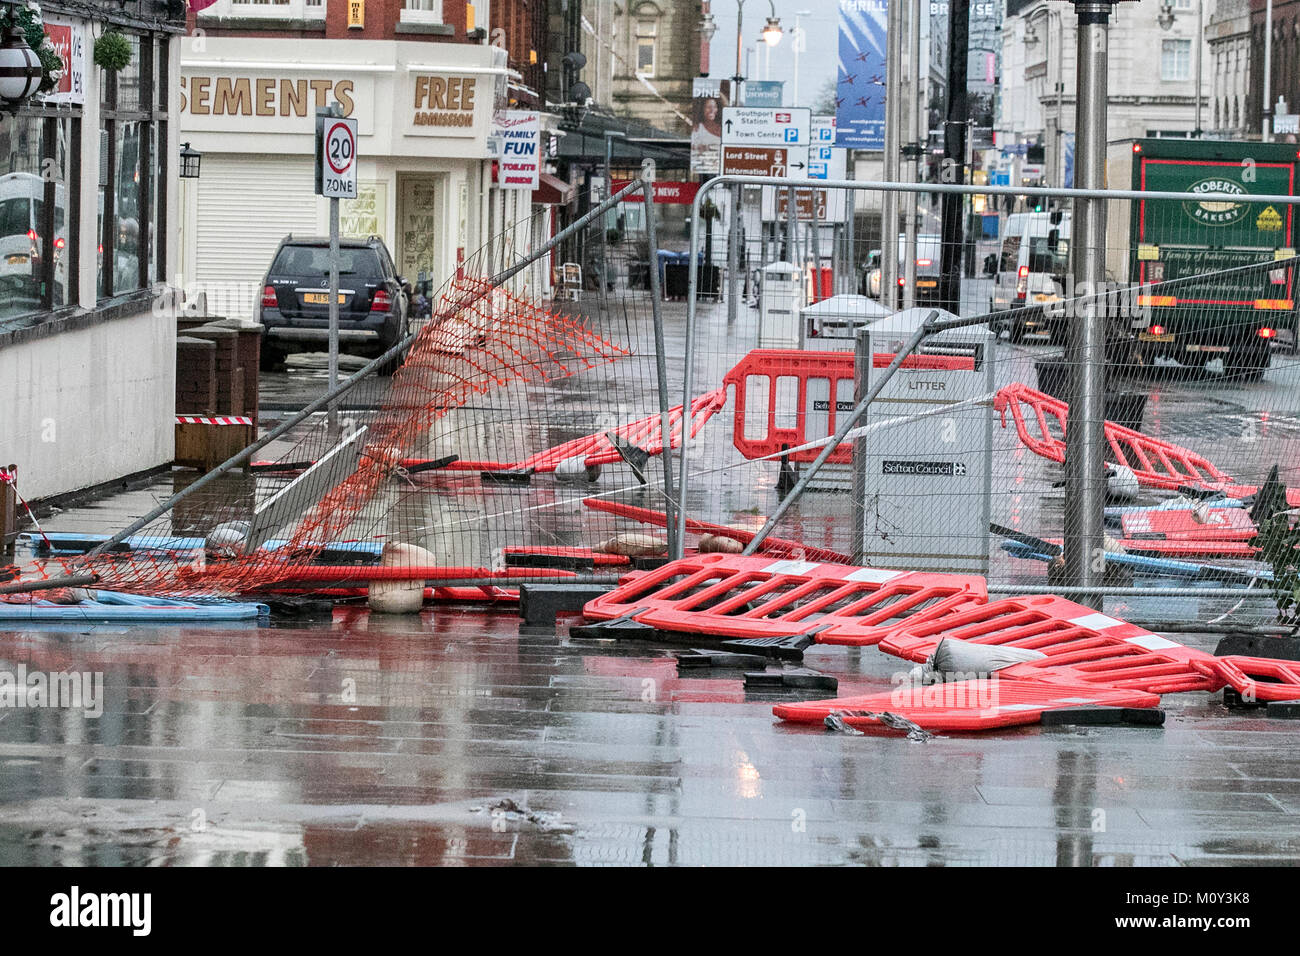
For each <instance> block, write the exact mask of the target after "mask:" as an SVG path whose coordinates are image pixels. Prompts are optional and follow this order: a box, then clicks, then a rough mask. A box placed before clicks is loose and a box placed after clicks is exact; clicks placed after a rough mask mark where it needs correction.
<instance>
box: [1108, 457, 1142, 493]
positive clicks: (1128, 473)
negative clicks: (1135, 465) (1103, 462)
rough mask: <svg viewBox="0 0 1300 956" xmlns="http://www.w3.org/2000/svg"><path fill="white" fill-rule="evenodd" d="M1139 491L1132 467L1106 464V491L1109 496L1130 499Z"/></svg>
mask: <svg viewBox="0 0 1300 956" xmlns="http://www.w3.org/2000/svg"><path fill="white" fill-rule="evenodd" d="M1140 491H1141V488H1140V486H1139V485H1138V480H1137V475H1135V474H1133V469H1132V468H1128V467H1126V466H1124V465H1107V466H1106V493H1107V494H1109V495H1110V496H1111V497H1113V498H1122V499H1124V500H1126V501H1131V500H1132V499H1134V498H1136V497H1137V496H1138V493H1139V492H1140Z"/></svg>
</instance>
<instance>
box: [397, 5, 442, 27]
mask: <svg viewBox="0 0 1300 956" xmlns="http://www.w3.org/2000/svg"><path fill="white" fill-rule="evenodd" d="M401 19H402V22H404V23H441V22H442V0H402V16H401Z"/></svg>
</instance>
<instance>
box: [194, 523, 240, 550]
mask: <svg viewBox="0 0 1300 956" xmlns="http://www.w3.org/2000/svg"><path fill="white" fill-rule="evenodd" d="M247 538H248V522H247V521H226V522H223V523H222V524H219V525H217V526H216V527H215V528H213V529H212V530H211V531H209V532H208V536H207V537H206V538H204V539H203V550H204V552H205V553H206V554H208V555H210V556H212V557H214V558H236V557H239V555H241V554H243V553H244V541H245V540H247Z"/></svg>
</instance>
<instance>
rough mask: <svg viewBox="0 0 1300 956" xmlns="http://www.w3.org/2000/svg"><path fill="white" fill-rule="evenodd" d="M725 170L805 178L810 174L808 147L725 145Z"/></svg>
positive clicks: (726, 171) (723, 164)
mask: <svg viewBox="0 0 1300 956" xmlns="http://www.w3.org/2000/svg"><path fill="white" fill-rule="evenodd" d="M722 171H723V172H724V173H735V174H738V175H741V176H773V177H776V178H778V179H803V178H805V177H806V176H807V175H808V147H807V146H793V147H786V146H727V145H724V146H723V147H722Z"/></svg>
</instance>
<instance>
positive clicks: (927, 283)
mask: <svg viewBox="0 0 1300 956" xmlns="http://www.w3.org/2000/svg"><path fill="white" fill-rule="evenodd" d="M916 284H917V287H918V288H921V289H933V288H934V287H935V286H937V285H938V284H939V283H938V282H937V281H936V280H934V279H918V280H917V282H916Z"/></svg>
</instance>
